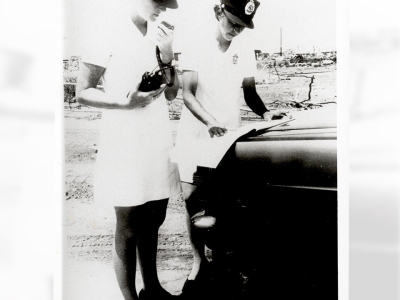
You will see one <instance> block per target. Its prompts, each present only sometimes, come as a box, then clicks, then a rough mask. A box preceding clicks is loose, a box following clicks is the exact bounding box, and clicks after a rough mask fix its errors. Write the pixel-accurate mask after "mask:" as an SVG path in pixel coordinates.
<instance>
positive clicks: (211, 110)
mask: <svg viewBox="0 0 400 300" xmlns="http://www.w3.org/2000/svg"><path fill="white" fill-rule="evenodd" d="M259 5H260V3H259V2H258V1H257V0H254V1H253V0H221V3H220V4H219V5H216V6H215V7H214V14H215V18H216V20H217V22H215V23H214V25H213V26H209V27H207V26H204V27H205V28H207V31H206V32H205V33H203V34H197V35H196V37H197V42H196V43H190V44H189V45H188V46H189V47H188V48H187V49H185V50H184V51H183V52H182V60H181V62H180V67H181V69H182V70H183V99H184V104H185V107H184V108H183V110H182V115H181V119H180V122H179V127H178V133H177V141H176V149H179V148H182V149H184V148H185V147H184V145H185V144H187V143H190V144H192V145H193V144H196V143H202V141H204V140H205V139H209V138H213V137H216V138H218V137H221V136H223V135H224V134H225V133H226V132H227V131H228V130H234V129H236V128H238V127H239V126H240V103H239V97H240V90H241V87H243V92H244V98H245V101H246V103H247V104H248V106H249V107H250V108H251V109H252V110H253V111H254V112H255V113H257V114H258V115H259V116H261V117H262V118H264V119H265V120H267V121H269V120H271V119H280V118H282V117H284V116H285V115H286V114H285V113H284V112H275V113H272V112H271V111H269V110H268V109H267V108H266V107H265V105H264V103H263V101H262V100H261V98H260V97H259V95H258V94H257V91H256V88H255V79H254V74H255V71H256V61H255V54H254V49H252V48H251V46H250V47H246V45H244V44H242V43H240V39H237V38H236V37H237V36H238V35H239V34H240V33H241V32H242V31H243V30H244V29H245V28H250V29H252V28H254V24H253V21H252V19H253V17H254V15H255V13H256V10H257V8H258V6H259ZM210 12H212V11H211V8H210ZM215 18H214V20H215ZM214 20H213V22H214ZM236 41H237V42H236ZM235 42H236V43H235ZM178 166H179V172H180V177H181V181H182V188H183V196H184V199H185V203H186V210H187V225H188V232H189V237H190V241H191V245H192V249H193V256H194V261H193V267H192V270H191V273H190V274H189V276H188V279H187V280H186V282H185V284H184V287H183V290H182V295H186V296H187V298H188V299H189V298H193V297H195V295H197V296H199V295H200V294H201V291H202V290H204V289H203V288H202V280H203V279H204V278H205V277H207V275H205V276H202V274H205V273H207V270H208V269H209V266H208V263H207V259H206V257H205V250H204V241H203V240H202V234H198V233H197V232H198V231H197V230H196V227H212V226H213V225H214V223H215V218H213V217H212V216H203V218H198V216H199V215H201V214H202V213H200V214H199V210H201V209H204V207H201V206H202V202H203V204H204V202H207V199H204V198H207V197H208V198H213V196H212V194H213V192H214V191H213V190H210V186H211V185H207V184H204V183H205V181H203V185H198V184H197V183H196V182H194V180H193V176H194V175H195V174H197V175H199V172H198V173H194V171H195V170H194V168H193V162H191V161H180V162H178ZM206 177H207V176H206ZM199 198H202V199H199ZM209 200H210V199H209ZM201 270H202V271H201Z"/></svg>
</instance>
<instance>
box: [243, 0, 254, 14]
mask: <svg viewBox="0 0 400 300" xmlns="http://www.w3.org/2000/svg"><path fill="white" fill-rule="evenodd" d="M255 9H256V7H255V4H254V1H253V0H250V1H249V2H248V3H247V4H246V6H245V8H244V12H245V13H246V15H251V14H252V13H253V12H254V10H255Z"/></svg>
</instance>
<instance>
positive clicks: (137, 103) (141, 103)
mask: <svg viewBox="0 0 400 300" xmlns="http://www.w3.org/2000/svg"><path fill="white" fill-rule="evenodd" d="M139 86H140V83H139V84H138V85H137V86H136V87H135V88H133V89H132V90H131V91H130V92H129V94H128V96H127V101H128V103H126V104H124V105H123V107H124V108H125V109H134V108H140V107H145V106H147V105H149V104H150V103H152V102H153V101H154V100H156V99H157V98H158V97H160V95H161V93H163V92H164V90H165V88H166V87H167V86H166V85H165V84H162V85H161V87H160V88H159V89H158V90H154V91H150V92H141V91H139Z"/></svg>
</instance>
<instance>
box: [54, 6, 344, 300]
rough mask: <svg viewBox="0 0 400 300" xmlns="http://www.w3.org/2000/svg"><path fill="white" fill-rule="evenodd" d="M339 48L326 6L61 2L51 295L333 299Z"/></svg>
mask: <svg viewBox="0 0 400 300" xmlns="http://www.w3.org/2000/svg"><path fill="white" fill-rule="evenodd" d="M336 43H337V40H336V3H335V1H334V0H324V1H321V0H308V1H294V0H286V1H283V2H282V1H281V2H272V1H264V0H212V1H210V0H207V1H199V0H193V1H189V0H186V1H183V0H180V1H179V0H115V1H106V0H103V1H92V0H84V1H82V0H81V1H76V0H69V1H65V3H64V36H63V86H64V111H63V119H64V120H63V122H64V133H63V138H64V162H63V164H64V168H63V176H64V182H65V187H64V191H65V199H63V204H62V208H63V220H62V222H63V225H62V232H63V233H62V234H63V257H62V258H63V263H62V299H65V300H72V299H73V300H78V299H82V300H83V299H121V300H122V299H125V300H132V299H134V300H136V299H141V300H143V299H160V300H162V299H173V298H176V299H178V298H179V299H238V300H239V299H260V298H261V299H288V300H289V299H326V300H327V299H338V203H339V202H338V193H337V191H338V189H337V188H338V184H337V182H338V180H337V176H338V175H337V174H338V172H337V102H338V101H340V100H338V98H337V88H336V83H337V80H336V77H337V75H336V74H337V63H338V62H337V45H336ZM60 63H61V62H60Z"/></svg>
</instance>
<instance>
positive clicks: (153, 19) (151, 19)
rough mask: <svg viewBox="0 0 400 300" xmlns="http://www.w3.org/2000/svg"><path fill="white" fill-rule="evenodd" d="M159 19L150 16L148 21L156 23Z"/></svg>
mask: <svg viewBox="0 0 400 300" xmlns="http://www.w3.org/2000/svg"><path fill="white" fill-rule="evenodd" d="M157 19H158V16H155V15H150V16H149V17H148V18H147V21H149V22H154V21H156V20H157Z"/></svg>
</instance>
